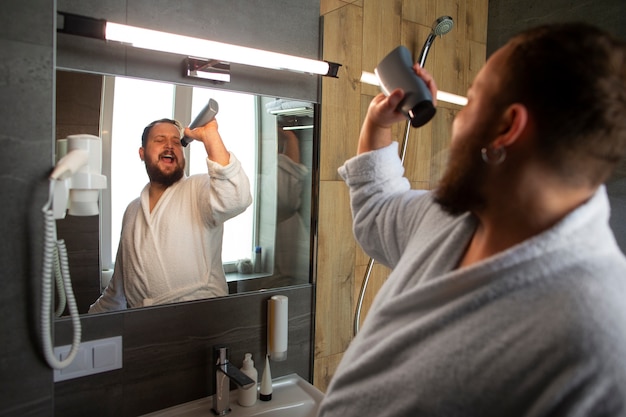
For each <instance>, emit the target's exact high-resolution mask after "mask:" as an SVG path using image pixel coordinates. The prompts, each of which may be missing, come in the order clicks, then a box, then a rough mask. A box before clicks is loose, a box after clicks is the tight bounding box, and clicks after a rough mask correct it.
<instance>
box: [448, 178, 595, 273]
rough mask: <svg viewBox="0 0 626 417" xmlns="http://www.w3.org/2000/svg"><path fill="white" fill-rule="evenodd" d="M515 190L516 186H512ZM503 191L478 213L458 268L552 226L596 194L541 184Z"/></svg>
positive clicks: (587, 190)
mask: <svg viewBox="0 0 626 417" xmlns="http://www.w3.org/2000/svg"><path fill="white" fill-rule="evenodd" d="M513 189H515V188H513ZM523 189H524V187H518V191H517V192H513V193H501V194H499V195H497V196H495V197H492V199H491V200H490V201H489V202H488V204H487V205H486V208H485V209H483V210H480V211H477V212H475V213H474V214H475V215H476V217H477V218H478V226H477V228H476V231H475V232H474V235H473V237H472V239H471V241H470V243H469V245H468V247H467V249H466V251H465V254H464V256H463V258H462V260H461V262H460V264H459V267H463V266H469V265H471V264H474V263H477V262H479V261H482V260H484V259H486V258H489V257H491V256H493V255H495V254H497V253H499V252H502V251H504V250H506V249H509V248H510V247H512V246H515V245H517V244H519V243H521V242H523V241H525V240H527V239H529V238H531V237H533V236H535V235H538V234H540V233H542V232H544V231H545V230H547V229H549V228H551V227H552V226H554V225H555V224H556V223H558V222H559V221H560V220H562V219H563V218H564V217H565V216H567V215H568V214H569V213H571V212H572V211H573V210H575V209H576V208H577V207H579V206H580V205H581V204H584V203H585V202H586V201H587V200H589V198H591V196H592V195H593V194H594V193H595V189H591V188H565V187H563V186H562V184H561V185H560V186H556V187H552V186H550V184H548V185H547V186H545V184H544V186H539V187H537V188H535V189H534V190H533V189H527V190H526V191H522V190H523Z"/></svg>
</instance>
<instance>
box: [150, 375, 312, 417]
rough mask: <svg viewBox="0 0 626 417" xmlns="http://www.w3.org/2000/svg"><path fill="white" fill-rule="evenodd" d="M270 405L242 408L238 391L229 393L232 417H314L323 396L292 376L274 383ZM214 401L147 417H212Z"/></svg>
mask: <svg viewBox="0 0 626 417" xmlns="http://www.w3.org/2000/svg"><path fill="white" fill-rule="evenodd" d="M272 387H273V394H272V400H271V401H260V400H257V402H256V404H255V405H253V406H252V407H242V406H240V405H239V404H238V403H237V390H234V391H231V392H230V408H231V412H230V413H228V414H227V416H229V417H255V416H259V417H315V416H317V409H318V407H319V404H320V402H321V401H322V398H323V396H324V394H322V392H321V391H320V390H318V389H317V388H315V387H314V386H313V385H311V384H310V383H309V382H307V381H306V380H304V379H303V378H302V377H301V376H299V375H297V374H290V375H286V376H282V377H278V378H275V379H273V380H272ZM212 406H213V398H212V397H206V398H201V399H199V400H196V401H191V402H188V403H185V404H180V405H176V406H174V407H170V408H166V409H164V410H160V411H156V412H154V413H150V414H146V415H145V416H144V417H148V416H149V417H196V416H198V417H200V416H203V417H205V416H211V415H213V413H212V411H211V407H212Z"/></svg>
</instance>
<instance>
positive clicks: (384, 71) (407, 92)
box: [374, 45, 437, 127]
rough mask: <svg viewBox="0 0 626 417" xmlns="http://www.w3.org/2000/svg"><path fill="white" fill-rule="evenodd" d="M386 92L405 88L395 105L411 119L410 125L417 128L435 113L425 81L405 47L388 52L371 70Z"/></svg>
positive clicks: (386, 93)
mask: <svg viewBox="0 0 626 417" xmlns="http://www.w3.org/2000/svg"><path fill="white" fill-rule="evenodd" d="M374 72H375V74H376V76H377V77H378V80H379V82H380V88H381V90H382V92H383V93H384V94H385V95H387V96H388V95H389V94H391V92H392V91H393V90H395V89H397V88H400V89H402V91H404V98H403V99H402V101H401V102H400V103H399V104H398V109H397V110H398V111H401V112H402V113H404V114H405V115H406V117H407V118H408V119H409V120H410V121H411V126H413V127H420V126H423V125H425V124H426V123H428V122H429V121H430V119H432V118H433V116H434V115H435V113H436V111H437V110H436V109H435V106H434V105H433V97H432V94H431V93H430V90H429V89H428V87H427V86H426V83H425V82H424V80H422V79H421V78H420V77H418V76H417V75H416V74H415V72H414V71H413V59H412V57H411V53H410V52H409V50H408V49H407V48H406V47H404V46H402V45H401V46H398V47H397V48H396V49H394V50H393V51H391V52H390V53H389V54H388V55H387V56H386V57H385V58H383V60H382V61H380V63H379V64H378V66H377V67H376V69H375V70H374Z"/></svg>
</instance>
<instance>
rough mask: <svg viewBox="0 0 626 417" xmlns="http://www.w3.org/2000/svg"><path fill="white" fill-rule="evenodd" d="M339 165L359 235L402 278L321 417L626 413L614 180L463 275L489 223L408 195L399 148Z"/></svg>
mask: <svg viewBox="0 0 626 417" xmlns="http://www.w3.org/2000/svg"><path fill="white" fill-rule="evenodd" d="M339 172H340V174H341V176H342V177H343V178H344V179H345V181H346V182H347V184H348V185H349V187H350V196H351V202H352V210H353V216H354V219H355V220H354V230H355V235H356V237H357V240H358V241H359V243H360V244H361V245H362V247H363V248H364V250H365V251H366V252H367V253H368V254H370V255H372V256H373V257H374V258H375V259H376V260H378V261H380V262H381V263H383V264H385V265H388V266H389V267H391V268H393V272H392V273H391V274H390V276H389V278H388V280H387V281H386V282H385V284H384V285H383V287H382V288H381V290H380V291H379V293H378V294H377V296H376V298H375V300H374V303H373V305H372V307H371V309H370V311H369V312H368V314H367V317H366V319H365V322H364V324H363V326H362V328H361V331H360V332H359V334H358V335H357V336H356V338H355V339H354V340H353V341H352V343H351V344H350V346H349V348H348V350H347V351H346V352H345V354H344V356H343V358H342V361H341V363H340V365H339V367H338V369H337V371H336V373H335V375H334V377H333V379H332V381H331V383H330V386H329V388H328V390H327V393H326V396H325V399H324V401H323V404H322V407H321V411H320V415H321V416H324V417H329V416H340V417H350V416H358V417H363V416H376V417H382V416H393V417H401V416H428V417H434V416H449V417H456V416H459V417H490V416H494V417H496V416H498V417H503V416H506V417H513V416H526V417H531V416H532V417H538V416H580V417H583V416H585V417H589V416H625V415H626V260H625V258H624V256H623V255H622V254H621V252H620V251H619V249H618V247H617V245H616V243H615V240H614V237H613V234H612V232H611V230H610V228H609V226H608V218H609V206H608V201H607V196H606V192H605V190H604V187H602V188H600V189H599V190H598V192H597V193H596V195H595V196H594V197H593V198H592V199H591V200H590V201H588V202H587V203H585V204H584V205H583V206H581V207H579V208H578V209H576V210H575V211H574V212H572V213H570V214H569V215H568V216H566V217H565V218H564V219H563V220H562V221H560V222H559V223H558V224H556V225H555V226H554V227H552V228H550V229H549V230H546V231H545V232H543V233H541V234H539V235H537V236H534V237H532V238H530V239H528V240H527V241H525V242H522V243H520V244H518V245H516V246H514V247H512V248H510V249H508V250H506V251H504V252H502V253H499V254H497V255H495V256H493V257H491V258H489V259H486V260H484V261H482V262H479V263H477V264H475V265H472V266H470V267H467V268H460V269H458V268H456V266H457V265H458V262H459V260H460V259H461V256H462V255H463V253H464V250H465V248H466V246H467V244H468V242H469V239H470V238H471V236H472V234H473V231H474V229H475V227H476V220H475V218H474V217H473V216H472V215H470V214H466V215H462V216H460V217H452V216H450V215H448V214H447V213H445V212H444V211H443V210H442V209H441V208H440V207H439V205H438V204H436V203H434V201H433V199H432V197H431V195H430V193H425V192H423V191H421V192H420V191H409V183H408V181H407V180H406V178H403V177H402V175H403V168H402V166H401V164H400V161H399V158H398V154H397V144H395V143H394V144H393V145H392V146H389V147H386V148H384V149H381V150H377V151H374V152H367V153H364V154H361V155H359V156H357V157H355V158H353V159H351V160H349V161H347V162H346V163H345V164H344V166H343V167H341V168H340V171H339ZM511 221H515V219H511Z"/></svg>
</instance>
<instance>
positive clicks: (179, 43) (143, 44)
mask: <svg viewBox="0 0 626 417" xmlns="http://www.w3.org/2000/svg"><path fill="white" fill-rule="evenodd" d="M57 31H58V32H60V33H66V34H70V35H78V36H84V37H89V38H95V39H101V40H105V41H109V42H120V43H122V44H127V45H130V46H133V47H135V48H141V49H149V50H153V51H160V52H167V53H173V54H178V55H186V56H188V57H193V58H200V59H202V58H203V59H206V60H209V61H215V62H219V63H222V64H230V63H236V64H241V65H248V66H254V67H260V68H268V69H275V70H286V71H293V72H299V73H305V74H312V75H323V76H328V77H334V78H337V72H338V71H339V67H340V66H341V64H338V63H335V62H329V61H322V60H315V59H310V58H304V57H298V56H293V55H287V54H282V53H277V52H271V51H265V50H261V49H255V48H248V47H245V46H238V45H232V44H227V43H222V42H215V41H210V40H206V39H200V38H194V37H190V36H184V35H178V34H174V33H167V32H161V31H156V30H152V29H145V28H140V27H136V26H129V25H123V24H119V23H114V22H109V21H106V20H104V19H96V18H92V17H88V16H81V15H77V14H72V13H65V12H57ZM222 72H223V70H222ZM218 81H223V80H218Z"/></svg>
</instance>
